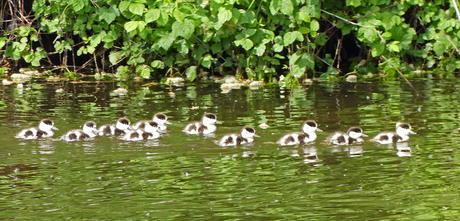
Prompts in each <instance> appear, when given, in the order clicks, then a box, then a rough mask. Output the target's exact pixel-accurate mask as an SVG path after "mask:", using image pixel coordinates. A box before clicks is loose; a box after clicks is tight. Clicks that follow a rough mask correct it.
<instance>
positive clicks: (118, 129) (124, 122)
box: [99, 117, 131, 136]
mask: <svg viewBox="0 0 460 221" xmlns="http://www.w3.org/2000/svg"><path fill="white" fill-rule="evenodd" d="M130 125H131V121H130V120H129V119H128V118H126V117H122V118H119V119H118V120H117V123H116V124H104V125H102V126H101V127H99V136H110V135H114V136H120V135H124V134H126V131H127V130H128V129H130Z"/></svg>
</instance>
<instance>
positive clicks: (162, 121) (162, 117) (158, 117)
mask: <svg viewBox="0 0 460 221" xmlns="http://www.w3.org/2000/svg"><path fill="white" fill-rule="evenodd" d="M148 121H149V120H141V121H139V122H137V123H136V124H134V125H133V126H132V128H133V129H139V128H141V129H142V128H143V125H145V123H146V122H148ZM152 121H155V122H156V123H157V124H158V131H160V132H164V131H166V129H168V126H167V124H172V123H171V122H169V121H168V116H166V114H163V113H156V114H155V115H153V119H152Z"/></svg>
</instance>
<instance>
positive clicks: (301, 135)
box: [277, 120, 323, 146]
mask: <svg viewBox="0 0 460 221" xmlns="http://www.w3.org/2000/svg"><path fill="white" fill-rule="evenodd" d="M315 131H318V132H322V131H323V130H321V129H319V128H318V124H317V123H316V122H315V121H312V120H307V121H305V122H304V123H303V125H302V132H293V133H288V134H286V135H284V136H283V137H281V139H279V140H278V142H277V143H278V144H280V145H281V146H287V145H297V144H301V143H308V142H312V141H315V140H316V137H317V136H316V132H315Z"/></svg>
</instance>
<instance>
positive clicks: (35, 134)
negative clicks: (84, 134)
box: [15, 119, 59, 140]
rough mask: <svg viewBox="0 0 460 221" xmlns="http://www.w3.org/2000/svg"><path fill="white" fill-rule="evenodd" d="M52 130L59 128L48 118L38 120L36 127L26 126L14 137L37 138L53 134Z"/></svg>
mask: <svg viewBox="0 0 460 221" xmlns="http://www.w3.org/2000/svg"><path fill="white" fill-rule="evenodd" d="M53 130H59V129H58V128H57V127H55V126H54V122H53V121H52V120H50V119H43V120H41V121H40V124H39V125H38V128H36V127H32V128H27V129H24V130H22V131H21V132H19V133H18V134H16V136H15V137H16V138H20V139H26V140H32V139H38V138H42V137H43V138H46V137H52V136H54V132H53Z"/></svg>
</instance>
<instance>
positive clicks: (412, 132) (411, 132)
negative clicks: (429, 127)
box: [409, 130, 417, 134]
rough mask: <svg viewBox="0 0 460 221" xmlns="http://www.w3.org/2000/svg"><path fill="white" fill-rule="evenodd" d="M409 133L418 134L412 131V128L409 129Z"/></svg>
mask: <svg viewBox="0 0 460 221" xmlns="http://www.w3.org/2000/svg"><path fill="white" fill-rule="evenodd" d="M409 133H410V134H417V133H415V132H414V131H411V130H410V131H409Z"/></svg>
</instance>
